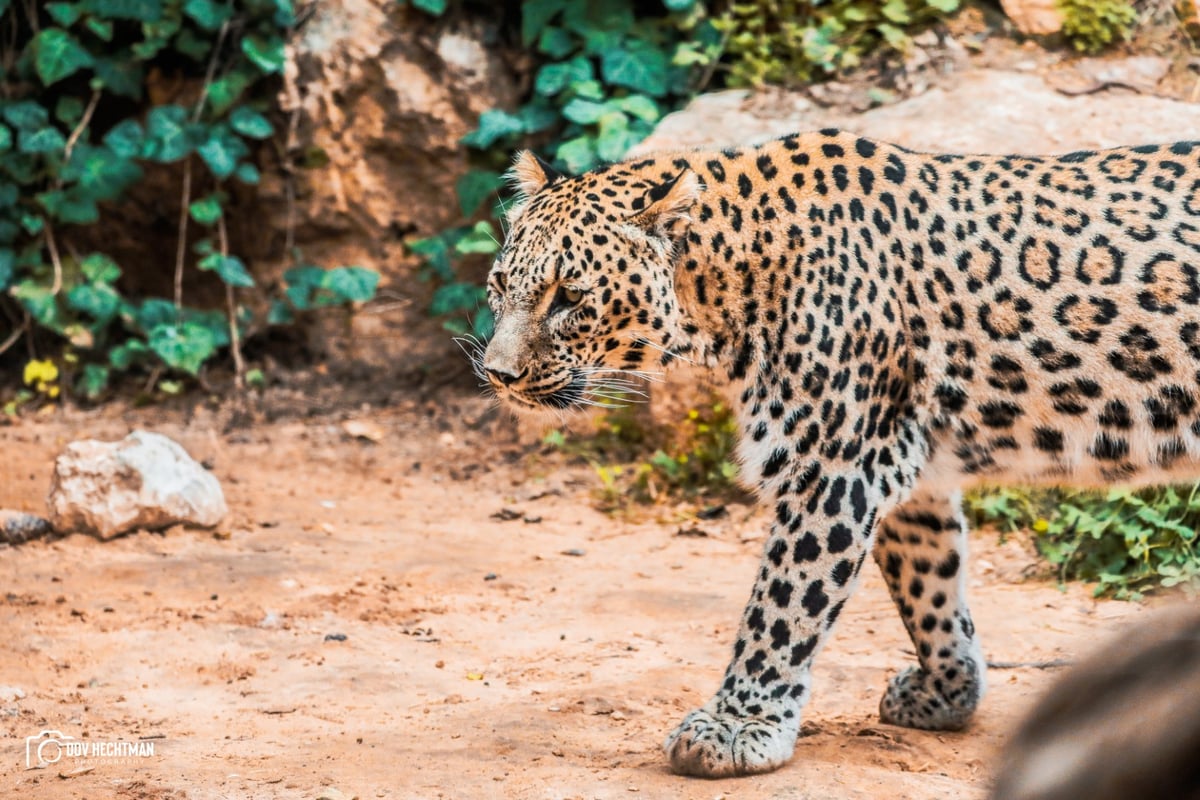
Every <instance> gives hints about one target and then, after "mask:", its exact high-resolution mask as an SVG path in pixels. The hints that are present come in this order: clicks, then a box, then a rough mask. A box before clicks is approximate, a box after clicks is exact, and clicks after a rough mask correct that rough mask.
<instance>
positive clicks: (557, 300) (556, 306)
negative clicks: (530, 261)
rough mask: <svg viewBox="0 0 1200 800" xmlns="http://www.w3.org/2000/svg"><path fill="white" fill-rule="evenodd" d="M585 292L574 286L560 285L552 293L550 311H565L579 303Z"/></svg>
mask: <svg viewBox="0 0 1200 800" xmlns="http://www.w3.org/2000/svg"><path fill="white" fill-rule="evenodd" d="M585 294H586V292H584V290H583V289H580V288H578V287H575V286H560V287H558V291H557V292H555V293H554V301H553V302H552V303H551V304H550V311H551V313H553V312H556V311H567V310H569V309H572V308H574V307H575V306H577V305H579V304H580V302H582V300H583V296H584V295H585Z"/></svg>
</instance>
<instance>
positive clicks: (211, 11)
mask: <svg viewBox="0 0 1200 800" xmlns="http://www.w3.org/2000/svg"><path fill="white" fill-rule="evenodd" d="M183 13H184V14H186V15H187V16H188V17H189V18H190V19H191V20H192V21H193V22H195V23H196V24H197V25H199V26H200V27H201V28H203V29H204V30H206V31H210V32H215V31H218V30H220V29H221V25H223V24H224V23H226V22H228V21H229V20H230V19H232V18H233V8H232V6H231V5H229V4H228V3H216V2H213V0H185V2H184V4H183Z"/></svg>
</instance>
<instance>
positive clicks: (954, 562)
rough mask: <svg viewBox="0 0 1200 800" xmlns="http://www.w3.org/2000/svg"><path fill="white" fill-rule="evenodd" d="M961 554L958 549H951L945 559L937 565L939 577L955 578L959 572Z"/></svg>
mask: <svg viewBox="0 0 1200 800" xmlns="http://www.w3.org/2000/svg"><path fill="white" fill-rule="evenodd" d="M958 567H959V556H958V551H957V550H951V551H950V554H949V555H948V556H946V558H945V560H944V561H942V562H940V563H939V564H938V565H937V574H938V577H939V578H945V579H949V578H953V577H954V576H955V575H957V574H958Z"/></svg>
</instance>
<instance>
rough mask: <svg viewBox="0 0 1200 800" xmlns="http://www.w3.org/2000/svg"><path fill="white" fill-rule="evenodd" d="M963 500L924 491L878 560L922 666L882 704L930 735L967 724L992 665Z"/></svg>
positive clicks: (905, 675) (886, 530) (897, 514)
mask: <svg viewBox="0 0 1200 800" xmlns="http://www.w3.org/2000/svg"><path fill="white" fill-rule="evenodd" d="M966 555H967V525H966V520H965V519H964V518H963V513H962V495H961V494H959V493H958V492H955V493H954V494H953V495H946V494H941V493H938V492H937V491H935V490H932V489H929V490H926V489H923V488H922V487H918V490H917V491H915V492H914V493H913V496H912V497H910V498H909V499H908V501H907V502H905V503H904V504H903V505H901V506H898V507H897V508H896V509H895V510H894V511H892V513H891V514H889V515H888V516H887V517H886V518H885V519H884V521H883V524H882V525H881V526H880V532H879V537H878V541H877V542H876V544H875V560H876V561H877V562H878V564H879V568H880V569H881V570H882V571H883V577H884V580H885V581H886V583H887V585H888V589H889V590H890V591H891V593H892V599H893V600H895V601H896V606H897V608H899V610H900V616H901V618H902V619H903V620H904V626H905V627H906V628H907V629H908V635H909V636H910V637H911V638H912V642H913V646H914V647H915V648H916V651H917V659H918V661H919V662H920V666H914V667H909V668H908V669H906V670H904V671H902V672H901V673H899V674H898V675H896V676H895V677H894V678H892V680H891V682H890V683H889V685H888V688H887V692H886V693H885V694H884V696H883V700H882V702H880V704H879V716H880V718H881V719H882V720H883V721H884V722H889V723H892V724H894V725H904V726H906V727H909V728H923V729H926V730H957V729H959V728H961V727H963V726H964V725H966V723H967V720H968V719H970V717H971V714H972V713H973V712H974V711H975V707H976V706H977V705H978V704H979V700H980V698H982V697H983V692H984V688H985V681H984V676H985V668H986V665H985V662H984V659H983V653H982V651H981V649H980V646H979V637H978V636H976V635H975V625H974V624H973V623H972V621H971V612H970V611H968V610H967V601H966Z"/></svg>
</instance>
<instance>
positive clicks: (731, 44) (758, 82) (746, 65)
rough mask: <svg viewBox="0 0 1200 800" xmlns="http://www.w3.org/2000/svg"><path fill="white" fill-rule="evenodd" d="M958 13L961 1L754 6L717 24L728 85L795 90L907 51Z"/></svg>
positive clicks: (744, 5) (760, 0)
mask: <svg viewBox="0 0 1200 800" xmlns="http://www.w3.org/2000/svg"><path fill="white" fill-rule="evenodd" d="M958 7H959V0H885V1H883V2H881V1H880V0H832V1H831V2H822V3H813V2H809V1H808V0H782V2H781V1H780V0H754V2H735V3H733V4H732V5H731V6H730V7H729V10H728V11H727V12H726V13H725V14H724V16H722V17H721V18H720V19H719V20H718V21H717V22H716V27H717V28H718V29H719V30H720V31H722V32H723V33H724V35H725V36H726V37H727V43H726V52H727V54H728V57H729V59H730V61H731V67H730V73H729V83H730V84H732V85H743V86H762V85H764V84H783V85H796V84H804V83H810V82H812V81H814V80H818V79H821V78H825V77H828V76H830V75H833V74H836V73H839V72H842V71H844V70H848V69H853V68H854V67H856V66H858V64H859V63H860V62H861V60H862V58H863V56H864V55H865V54H867V53H870V52H873V51H875V50H876V49H878V48H879V47H880V46H881V45H882V46H887V47H890V48H892V49H894V50H903V49H904V48H906V47H907V46H908V43H909V33H910V32H911V31H914V30H918V29H920V28H922V27H925V26H927V25H928V24H929V23H930V22H933V21H936V20H938V19H940V18H942V17H945V16H946V15H948V14H951V13H953V12H954V11H956V10H957V9H958Z"/></svg>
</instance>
